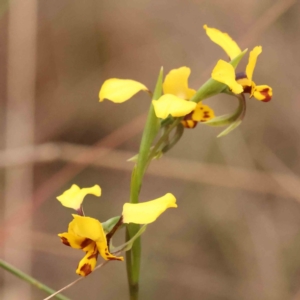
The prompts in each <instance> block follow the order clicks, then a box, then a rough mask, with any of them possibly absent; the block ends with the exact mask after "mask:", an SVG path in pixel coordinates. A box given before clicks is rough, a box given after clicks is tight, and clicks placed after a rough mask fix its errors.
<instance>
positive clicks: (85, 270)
mask: <svg viewBox="0 0 300 300" xmlns="http://www.w3.org/2000/svg"><path fill="white" fill-rule="evenodd" d="M80 271H81V272H83V273H84V276H87V275H89V274H90V273H92V267H91V265H89V264H84V265H83V266H82V267H81V268H80Z"/></svg>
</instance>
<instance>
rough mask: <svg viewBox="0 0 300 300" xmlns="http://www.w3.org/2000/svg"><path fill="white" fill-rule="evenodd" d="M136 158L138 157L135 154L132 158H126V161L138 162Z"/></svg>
mask: <svg viewBox="0 0 300 300" xmlns="http://www.w3.org/2000/svg"><path fill="white" fill-rule="evenodd" d="M138 157H139V155H138V154H136V155H134V156H132V157H130V158H128V159H127V161H133V162H137V160H138Z"/></svg>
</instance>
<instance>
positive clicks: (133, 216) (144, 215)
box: [122, 193, 177, 224]
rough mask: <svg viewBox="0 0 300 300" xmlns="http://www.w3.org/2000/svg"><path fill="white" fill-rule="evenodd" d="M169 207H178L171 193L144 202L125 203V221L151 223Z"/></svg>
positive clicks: (123, 214)
mask: <svg viewBox="0 0 300 300" xmlns="http://www.w3.org/2000/svg"><path fill="white" fill-rule="evenodd" d="M169 207H177V204H176V198H175V197H174V196H173V195H172V194H170V193H168V194H166V195H164V196H163V197H161V198H158V199H155V200H152V201H148V202H144V203H125V204H124V206H123V213H122V216H123V222H124V223H135V224H149V223H152V222H154V221H155V220H156V219H157V218H158V217H159V216H160V215H161V214H162V213H163V212H164V211H165V210H166V209H167V208H169Z"/></svg>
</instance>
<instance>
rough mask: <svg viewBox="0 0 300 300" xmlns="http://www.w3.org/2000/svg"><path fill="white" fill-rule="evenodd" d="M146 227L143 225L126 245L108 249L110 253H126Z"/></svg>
mask: <svg viewBox="0 0 300 300" xmlns="http://www.w3.org/2000/svg"><path fill="white" fill-rule="evenodd" d="M146 227H147V225H143V226H142V227H141V228H140V230H139V231H138V232H137V233H136V234H135V235H134V236H133V237H132V238H131V239H130V240H129V241H128V242H126V243H124V244H122V245H120V246H117V247H114V248H110V251H111V253H116V252H121V251H128V250H130V249H131V248H132V245H133V243H134V242H135V240H136V239H137V238H138V237H140V235H141V234H142V233H143V232H144V231H145V230H146Z"/></svg>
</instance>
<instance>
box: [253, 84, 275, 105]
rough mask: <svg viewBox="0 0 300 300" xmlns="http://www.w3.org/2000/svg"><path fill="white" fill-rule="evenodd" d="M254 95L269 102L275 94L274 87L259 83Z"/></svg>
mask: <svg viewBox="0 0 300 300" xmlns="http://www.w3.org/2000/svg"><path fill="white" fill-rule="evenodd" d="M253 96H254V98H256V99H257V100H260V101H263V102H269V101H270V100H271V99H272V96H273V89H272V88H271V87H270V86H268V85H257V86H255V88H254V90H253Z"/></svg>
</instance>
